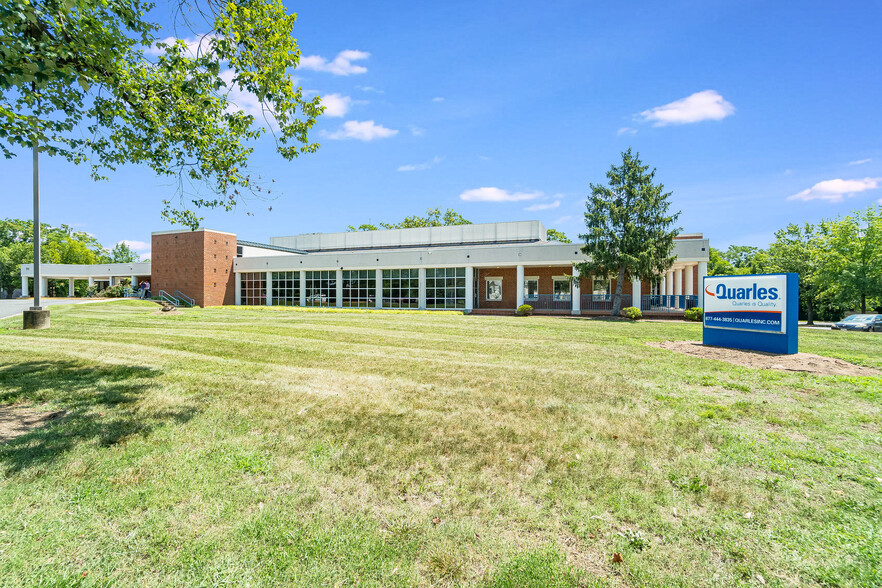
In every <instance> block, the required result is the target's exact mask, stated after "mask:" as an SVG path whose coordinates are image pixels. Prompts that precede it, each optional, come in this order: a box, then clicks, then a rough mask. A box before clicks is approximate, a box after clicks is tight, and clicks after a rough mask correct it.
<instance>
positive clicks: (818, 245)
mask: <svg viewBox="0 0 882 588" xmlns="http://www.w3.org/2000/svg"><path fill="white" fill-rule="evenodd" d="M823 255H824V248H823V245H822V242H821V238H820V235H818V232H817V229H816V228H815V226H813V225H811V224H809V223H806V224H804V225H802V226H800V225H795V224H789V225H787V228H784V229H780V230H779V231H776V232H775V241H774V242H773V243H772V244H771V245H769V260H770V266H771V268H770V269H772V270H773V271H777V272H786V273H797V274H799V299H800V302H801V303H802V305H803V307H804V308H805V315H806V321H807V322H808V324H810V325H813V324H815V323H814V316H815V308H816V306H817V304H816V299H817V296H818V284H817V282H818V268H819V266H820V264H821V263H822V261H823Z"/></svg>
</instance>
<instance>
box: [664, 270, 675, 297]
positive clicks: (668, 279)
mask: <svg viewBox="0 0 882 588" xmlns="http://www.w3.org/2000/svg"><path fill="white" fill-rule="evenodd" d="M665 281H666V282H667V283H668V284H667V286H666V289H667V291H668V296H670V295H672V294H674V270H668V273H666V274H665Z"/></svg>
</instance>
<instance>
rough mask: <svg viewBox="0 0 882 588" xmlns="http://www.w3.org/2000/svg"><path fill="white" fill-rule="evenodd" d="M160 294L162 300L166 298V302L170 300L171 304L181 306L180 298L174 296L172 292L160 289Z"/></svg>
mask: <svg viewBox="0 0 882 588" xmlns="http://www.w3.org/2000/svg"><path fill="white" fill-rule="evenodd" d="M158 296H159V299H160V300H164V301H165V302H168V303H169V304H174V305H175V306H180V304H181V302H180V300H178V299H177V298H175V297H174V296H172V295H171V294H169V293H168V292H166V291H165V290H160V291H159V294H158Z"/></svg>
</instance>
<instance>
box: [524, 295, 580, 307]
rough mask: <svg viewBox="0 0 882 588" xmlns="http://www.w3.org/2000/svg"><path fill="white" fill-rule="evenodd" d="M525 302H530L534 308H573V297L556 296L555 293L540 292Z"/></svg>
mask: <svg viewBox="0 0 882 588" xmlns="http://www.w3.org/2000/svg"><path fill="white" fill-rule="evenodd" d="M524 304H529V305H530V306H532V307H533V310H572V308H573V300H572V297H570V296H567V297H565V298H564V297H562V296H557V297H556V296H555V295H554V294H538V295H537V296H536V298H532V299H525V300H524Z"/></svg>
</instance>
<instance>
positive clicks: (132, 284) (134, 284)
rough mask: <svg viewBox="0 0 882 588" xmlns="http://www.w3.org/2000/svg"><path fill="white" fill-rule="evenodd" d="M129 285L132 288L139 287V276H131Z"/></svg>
mask: <svg viewBox="0 0 882 588" xmlns="http://www.w3.org/2000/svg"><path fill="white" fill-rule="evenodd" d="M129 287H130V288H131V289H132V290H137V289H138V276H129Z"/></svg>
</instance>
